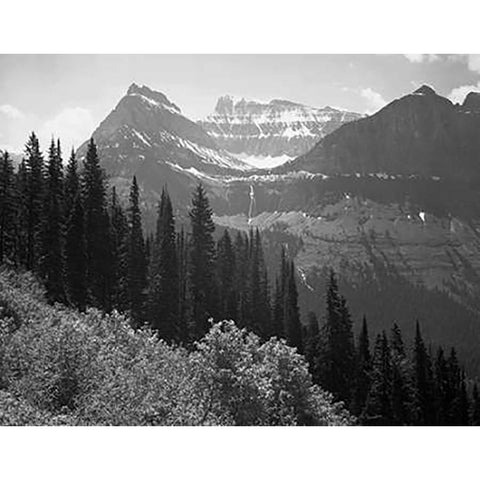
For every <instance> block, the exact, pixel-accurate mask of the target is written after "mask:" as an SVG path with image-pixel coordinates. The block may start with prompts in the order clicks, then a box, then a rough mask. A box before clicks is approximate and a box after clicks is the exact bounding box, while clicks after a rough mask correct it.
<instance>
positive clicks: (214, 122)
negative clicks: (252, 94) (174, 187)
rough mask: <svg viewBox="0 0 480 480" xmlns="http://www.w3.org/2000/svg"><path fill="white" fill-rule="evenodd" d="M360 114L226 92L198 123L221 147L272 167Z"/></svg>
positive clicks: (264, 165)
mask: <svg viewBox="0 0 480 480" xmlns="http://www.w3.org/2000/svg"><path fill="white" fill-rule="evenodd" d="M361 117H362V115H360V114H357V113H352V112H346V111H341V110H338V109H334V108H331V107H325V108H314V107H308V106H306V105H301V104H298V103H294V102H289V101H286V100H272V101H270V102H269V103H260V102H255V101H249V100H245V99H242V100H238V101H235V100H234V99H233V98H232V97H230V96H225V97H221V98H220V99H219V100H218V102H217V105H216V107H215V111H214V113H213V114H212V115H210V116H208V117H207V118H206V119H205V120H204V121H201V122H199V124H200V125H201V126H202V127H203V128H204V130H205V131H206V132H208V133H209V135H210V136H211V137H213V138H214V139H215V141H216V142H217V144H218V145H219V146H220V147H222V148H224V149H225V150H227V151H229V152H230V153H232V154H234V155H235V156H237V157H238V158H241V159H242V160H244V161H246V162H248V163H250V164H251V165H254V166H255V167H259V168H269V167H273V166H277V165H279V164H281V163H284V162H285V161H288V160H291V159H292V158H294V157H297V156H299V155H301V154H303V153H305V152H307V151H308V150H309V149H310V148H312V147H313V146H314V145H315V143H316V142H318V141H319V140H320V139H321V138H323V137H324V136H325V135H328V134H329V133H331V132H333V131H334V130H335V129H337V128H338V127H339V126H341V125H343V124H344V123H347V122H351V121H353V120H357V119H358V118H361Z"/></svg>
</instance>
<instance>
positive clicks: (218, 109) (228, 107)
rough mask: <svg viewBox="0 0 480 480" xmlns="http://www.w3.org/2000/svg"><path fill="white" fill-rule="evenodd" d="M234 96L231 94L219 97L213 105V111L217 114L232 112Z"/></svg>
mask: <svg viewBox="0 0 480 480" xmlns="http://www.w3.org/2000/svg"><path fill="white" fill-rule="evenodd" d="M233 107H234V98H233V97H232V96H231V95H224V96H222V97H220V98H219V99H218V101H217V105H216V106H215V113H218V114H219V115H229V114H231V113H233Z"/></svg>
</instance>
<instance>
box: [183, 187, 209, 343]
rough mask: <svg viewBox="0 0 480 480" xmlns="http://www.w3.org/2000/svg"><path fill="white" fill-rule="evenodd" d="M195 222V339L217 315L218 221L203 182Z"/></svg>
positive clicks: (191, 277) (192, 272) (196, 197)
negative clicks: (216, 222)
mask: <svg viewBox="0 0 480 480" xmlns="http://www.w3.org/2000/svg"><path fill="white" fill-rule="evenodd" d="M189 216H190V223H191V240H190V262H189V285H190V289H191V294H190V296H191V302H192V312H191V318H190V324H191V327H190V331H191V334H192V340H197V339H199V338H201V337H202V336H203V335H204V334H205V333H206V332H207V331H208V328H209V324H208V319H209V318H210V317H213V318H215V316H216V288H215V241H214V239H213V232H214V231H215V225H214V223H213V220H212V209H211V208H210V205H209V202H208V198H207V195H206V193H205V190H204V188H203V187H202V185H201V184H199V185H198V186H197V188H196V190H195V192H194V194H193V198H192V207H191V209H190V212H189Z"/></svg>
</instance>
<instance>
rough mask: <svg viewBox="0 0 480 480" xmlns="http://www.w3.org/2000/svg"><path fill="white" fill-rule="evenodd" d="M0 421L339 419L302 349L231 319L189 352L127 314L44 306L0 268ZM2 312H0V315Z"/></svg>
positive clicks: (20, 277) (23, 281)
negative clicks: (141, 326)
mask: <svg viewBox="0 0 480 480" xmlns="http://www.w3.org/2000/svg"><path fill="white" fill-rule="evenodd" d="M0 307H1V308H0V380H1V384H0V389H1V390H0V424H2V425H307V424H312V425H345V424H350V423H352V421H353V420H352V418H351V417H350V416H349V415H348V413H347V412H346V411H345V410H344V409H343V408H342V406H341V405H340V404H335V403H333V401H332V398H331V396H330V395H328V394H326V393H325V392H323V391H322V390H321V389H320V388H318V387H317V386H315V385H313V384H312V380H311V377H310V374H309V373H308V369H307V365H306V363H305V360H304V358H303V357H302V356H300V355H298V354H297V353H296V351H295V350H294V349H292V348H290V347H288V346H287V345H286V344H285V342H283V341H281V340H277V339H271V340H269V341H268V342H265V343H263V344H262V342H261V340H260V339H259V338H258V337H257V336H256V335H254V334H252V333H249V332H247V331H246V330H240V329H238V328H237V327H236V326H235V324H234V323H233V322H232V321H224V322H220V323H217V324H213V325H212V327H211V329H210V331H209V332H208V333H207V335H206V336H205V337H204V338H203V339H201V340H200V341H199V342H198V343H197V344H196V349H194V351H187V350H185V349H183V348H181V347H178V346H170V345H167V344H166V343H165V342H164V341H162V340H159V339H158V338H157V336H156V335H155V334H154V333H153V332H151V331H150V330H148V329H142V330H137V331H134V330H133V329H132V328H131V327H130V325H129V321H128V318H126V317H125V316H123V315H120V314H118V313H116V312H113V313H111V314H108V315H107V314H103V313H101V312H99V311H98V310H95V309H91V310H88V311H87V312H86V313H79V312H76V311H72V310H69V309H66V308H65V307H60V306H58V305H57V306H49V305H47V304H46V303H45V301H44V294H43V290H42V289H41V288H40V287H38V285H37V284H36V282H35V281H34V279H33V277H32V276H31V275H28V274H15V273H12V272H8V271H3V272H0ZM2 312H3V313H2Z"/></svg>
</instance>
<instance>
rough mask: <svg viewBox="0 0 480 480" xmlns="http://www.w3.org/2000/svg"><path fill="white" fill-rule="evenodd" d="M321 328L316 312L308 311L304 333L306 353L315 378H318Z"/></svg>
mask: <svg viewBox="0 0 480 480" xmlns="http://www.w3.org/2000/svg"><path fill="white" fill-rule="evenodd" d="M319 335H320V328H319V325H318V319H317V316H316V315H315V312H312V311H310V312H308V315H307V326H306V328H305V335H304V354H305V359H306V360H307V362H308V367H309V370H310V373H311V374H312V376H313V378H314V379H316V378H317V373H316V368H315V367H316V359H317V356H318V349H319V342H320V338H319Z"/></svg>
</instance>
